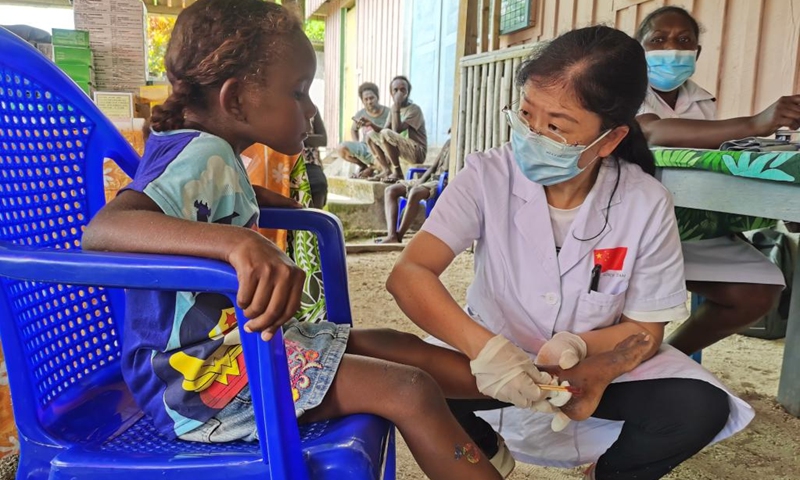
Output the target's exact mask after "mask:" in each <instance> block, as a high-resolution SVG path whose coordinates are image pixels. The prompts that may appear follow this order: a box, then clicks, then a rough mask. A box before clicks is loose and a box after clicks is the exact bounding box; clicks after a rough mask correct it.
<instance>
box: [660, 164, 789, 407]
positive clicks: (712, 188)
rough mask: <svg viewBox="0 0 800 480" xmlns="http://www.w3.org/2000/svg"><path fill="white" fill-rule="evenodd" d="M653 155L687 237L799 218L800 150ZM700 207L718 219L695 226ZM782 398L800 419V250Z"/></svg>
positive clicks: (786, 350)
mask: <svg viewBox="0 0 800 480" xmlns="http://www.w3.org/2000/svg"><path fill="white" fill-rule="evenodd" d="M653 153H654V155H655V157H656V165H657V166H658V167H659V168H658V171H657V173H656V177H657V178H658V179H659V180H661V182H662V183H663V184H664V186H665V187H667V189H668V190H669V191H670V192H672V195H673V197H674V199H675V206H676V213H677V215H678V217H679V222H678V223H679V227H680V229H681V237H682V238H684V239H691V238H713V236H719V234H721V233H724V232H723V230H724V229H726V228H728V229H729V230H728V232H736V231H745V230H748V229H751V227H753V228H760V227H761V226H765V225H767V224H769V223H771V222H772V221H773V220H787V221H794V222H800V153H798V152H776V153H753V152H720V151H711V150H674V149H655V150H654V151H653ZM687 209H692V210H687ZM698 211H702V212H709V214H708V216H707V218H709V219H712V220H713V219H716V220H718V221H709V222H706V225H705V226H703V225H700V223H702V222H699V223H698V224H696V225H693V219H694V221H696V220H697V219H699V218H702V215H700V214H698V213H697V212H698ZM715 212H716V213H715ZM681 217H683V218H681ZM694 223H697V222H694ZM778 402H779V403H780V404H781V405H783V407H784V408H786V410H787V411H788V412H789V413H791V414H792V415H794V416H796V417H800V252H798V255H797V256H796V258H795V269H794V279H793V281H792V298H791V303H790V307H789V323H788V327H787V330H786V344H785V347H784V353H783V366H782V368H781V377H780V384H779V387H778Z"/></svg>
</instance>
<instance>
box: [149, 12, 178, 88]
mask: <svg viewBox="0 0 800 480" xmlns="http://www.w3.org/2000/svg"><path fill="white" fill-rule="evenodd" d="M176 19H177V17H174V16H162V15H148V17H147V73H148V76H149V77H151V78H163V77H164V76H165V75H166V70H165V68H164V54H166V53H167V44H168V43H169V37H170V35H172V28H173V27H174V26H175V20H176Z"/></svg>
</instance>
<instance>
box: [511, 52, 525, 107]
mask: <svg viewBox="0 0 800 480" xmlns="http://www.w3.org/2000/svg"><path fill="white" fill-rule="evenodd" d="M520 64H522V59H521V58H519V57H517V58H515V59H514V62H513V65H512V67H511V76H512V78H516V76H517V70H519V66H520ZM511 83H512V86H511V103H513V104H516V103H517V102H519V88H517V86H516V85H515V84H514V82H513V80H512V82H511ZM516 106H519V105H516Z"/></svg>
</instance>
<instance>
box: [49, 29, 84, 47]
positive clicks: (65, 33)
mask: <svg viewBox="0 0 800 480" xmlns="http://www.w3.org/2000/svg"><path fill="white" fill-rule="evenodd" d="M53 45H59V46H62V47H79V48H89V32H87V31H85V30H65V29H62V28H54V29H53Z"/></svg>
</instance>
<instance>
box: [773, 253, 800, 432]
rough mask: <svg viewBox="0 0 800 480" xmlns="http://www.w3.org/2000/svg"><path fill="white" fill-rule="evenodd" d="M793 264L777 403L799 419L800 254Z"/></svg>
mask: <svg viewBox="0 0 800 480" xmlns="http://www.w3.org/2000/svg"><path fill="white" fill-rule="evenodd" d="M796 257H797V258H796V259H795V263H794V280H793V282H792V299H791V301H790V302H789V324H788V325H787V326H786V343H785V345H784V347H783V366H782V367H781V380H780V383H779V384H778V403H780V404H781V405H783V408H785V409H786V411H787V412H789V413H791V414H792V415H794V416H795V417H800V367H799V366H800V254H798V255H796Z"/></svg>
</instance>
